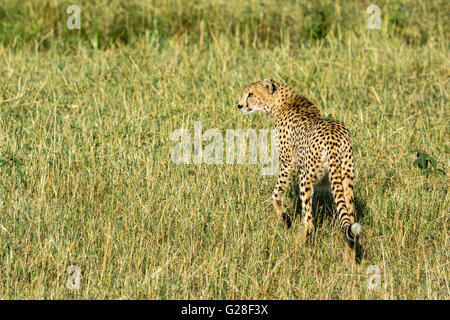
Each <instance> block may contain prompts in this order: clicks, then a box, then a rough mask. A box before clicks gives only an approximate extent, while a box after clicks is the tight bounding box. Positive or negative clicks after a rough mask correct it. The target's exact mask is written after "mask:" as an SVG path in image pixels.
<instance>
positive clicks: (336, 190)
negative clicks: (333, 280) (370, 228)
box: [330, 152, 362, 243]
mask: <svg viewBox="0 0 450 320" xmlns="http://www.w3.org/2000/svg"><path fill="white" fill-rule="evenodd" d="M334 156H335V159H333V160H332V161H330V170H331V175H330V180H331V190H332V192H333V197H334V201H335V203H336V207H337V212H338V216H339V223H340V226H341V229H342V231H343V232H344V234H345V238H346V239H347V240H348V241H350V242H351V243H354V242H355V241H357V238H358V237H359V235H360V234H361V232H362V227H361V225H360V224H359V223H357V222H354V223H352V221H351V220H350V217H349V212H348V208H347V206H346V201H345V197H344V189H343V185H342V177H341V167H340V164H339V162H338V161H337V159H336V157H337V156H338V153H337V152H335V153H334Z"/></svg>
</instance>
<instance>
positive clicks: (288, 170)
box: [238, 79, 361, 248]
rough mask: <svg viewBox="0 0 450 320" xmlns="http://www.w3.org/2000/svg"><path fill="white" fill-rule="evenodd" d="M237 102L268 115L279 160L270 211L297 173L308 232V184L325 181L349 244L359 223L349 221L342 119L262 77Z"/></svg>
mask: <svg viewBox="0 0 450 320" xmlns="http://www.w3.org/2000/svg"><path fill="white" fill-rule="evenodd" d="M238 108H239V109H240V110H241V111H242V112H243V113H245V114H250V113H253V112H255V111H260V112H262V113H264V114H266V115H269V116H271V117H272V118H273V120H274V124H275V128H276V129H277V132H278V140H279V148H278V153H279V159H280V162H281V168H280V173H279V176H278V180H277V183H276V185H275V188H274V190H273V193H272V199H273V206H274V209H275V212H276V214H277V215H278V216H281V214H282V204H281V196H282V194H283V192H284V191H285V190H286V188H287V186H288V185H289V183H290V182H291V181H292V179H293V178H294V176H295V175H296V174H298V175H299V177H300V200H301V205H302V211H303V224H304V226H305V232H306V234H307V235H309V234H311V233H312V232H313V230H314V224H313V219H312V197H313V192H314V188H315V187H316V188H317V187H319V186H324V185H325V186H326V185H328V186H330V185H331V191H332V194H333V198H334V202H335V204H336V207H337V213H338V216H339V223H340V226H341V229H342V231H343V233H344V235H345V237H346V239H347V243H348V244H349V246H350V247H352V248H353V247H354V243H355V241H356V239H357V237H358V236H359V233H360V232H361V226H360V225H359V224H358V223H356V222H355V220H356V214H355V206H354V198H353V178H354V169H353V153H352V146H351V140H350V134H349V132H348V130H347V129H346V128H345V126H344V124H343V123H342V122H340V121H336V120H329V119H324V118H323V117H322V116H321V115H320V112H319V109H318V108H317V107H316V106H314V105H313V104H312V103H311V102H310V101H309V100H308V99H306V98H305V97H303V96H302V95H300V94H299V93H298V92H297V91H296V90H295V89H294V88H291V87H290V86H288V85H285V84H280V83H276V82H274V81H272V80H268V79H265V80H262V81H258V82H255V83H252V84H249V85H248V86H247V87H246V88H245V89H244V94H243V96H242V98H241V100H240V101H239V104H238Z"/></svg>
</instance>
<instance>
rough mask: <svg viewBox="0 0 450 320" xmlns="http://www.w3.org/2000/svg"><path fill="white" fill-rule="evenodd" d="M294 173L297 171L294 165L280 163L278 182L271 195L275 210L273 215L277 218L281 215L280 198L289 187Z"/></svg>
mask: <svg viewBox="0 0 450 320" xmlns="http://www.w3.org/2000/svg"><path fill="white" fill-rule="evenodd" d="M296 171H297V170H296V167H295V166H294V165H292V164H289V165H287V164H285V163H284V162H282V165H281V170H280V174H279V175H278V180H277V183H276V185H275V189H274V190H273V193H272V201H273V208H274V209H275V214H276V216H277V217H281V215H282V213H283V212H282V206H281V196H282V195H283V192H284V191H285V190H286V188H287V187H288V186H289V183H290V182H291V181H292V179H293V177H294V175H295V173H296Z"/></svg>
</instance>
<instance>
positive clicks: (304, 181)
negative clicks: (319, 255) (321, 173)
mask: <svg viewBox="0 0 450 320" xmlns="http://www.w3.org/2000/svg"><path fill="white" fill-rule="evenodd" d="M313 188H314V187H313V184H312V183H311V180H310V179H308V176H307V175H306V174H305V173H301V174H300V200H301V202H302V213H303V226H304V228H305V236H306V237H309V236H310V235H311V234H312V233H313V231H314V224H313V217H312V197H313V192H314V189H313Z"/></svg>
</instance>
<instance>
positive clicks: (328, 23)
mask: <svg viewBox="0 0 450 320" xmlns="http://www.w3.org/2000/svg"><path fill="white" fill-rule="evenodd" d="M79 3H80V4H79V6H80V8H81V13H82V20H81V30H67V28H66V27H65V22H66V20H67V17H68V15H67V13H66V12H65V9H66V8H67V6H68V5H69V4H71V3H69V2H64V1H33V2H23V3H19V2H15V1H5V0H2V1H0V17H1V19H0V43H1V45H0V75H1V76H0V298H2V299H60V298H64V299H118V298H124V299H185V298H191V299H448V298H449V296H450V289H449V270H450V269H449V230H448V229H449V228H448V227H449V211H450V209H449V203H450V202H449V180H448V174H447V175H442V174H437V172H433V173H432V174H430V175H428V176H427V175H425V174H424V173H423V172H421V170H420V169H418V168H416V167H414V166H413V161H414V160H415V159H416V153H417V151H425V152H427V153H429V154H430V155H432V156H433V157H434V158H435V159H436V160H437V164H438V168H439V169H441V170H443V171H444V172H448V167H449V165H450V159H449V154H450V144H449V141H450V139H449V138H450V132H449V127H450V126H449V119H450V108H449V99H448V95H449V84H448V80H449V64H448V63H449V57H448V52H449V51H448V36H449V35H448V30H449V29H450V28H449V27H448V22H446V21H445V19H444V17H448V16H449V13H450V10H449V5H448V2H447V1H426V2H417V3H416V2H415V1H405V2H399V1H379V4H378V5H379V6H380V8H381V14H382V16H381V22H382V23H381V29H380V30H377V29H375V30H369V29H367V28H366V19H367V18H368V16H369V15H368V14H367V13H366V8H367V7H368V5H369V4H370V2H364V1H363V2H359V1H349V2H345V1H337V2H334V1H333V2H332V1H324V2H323V5H320V6H318V5H314V6H313V5H311V4H309V2H308V1H300V2H296V1H295V2H294V1H286V2H285V3H284V4H283V7H280V6H279V5H278V4H277V3H276V2H275V1H272V0H267V1H251V2H247V3H244V4H241V3H240V2H239V1H226V2H225V1H219V2H207V1H196V2H192V3H184V2H180V1H168V2H163V1H161V2H158V1H153V2H150V1H149V2H145V1H137V0H136V1H128V2H126V4H123V3H122V4H121V3H120V2H118V1H108V2H107V1H92V2H88V1H85V2H83V1H80V2H79ZM124 3H125V2H124ZM261 3H262V4H261ZM262 78H273V79H275V80H278V81H282V82H286V83H290V84H291V85H293V86H295V87H297V88H298V89H299V90H300V91H301V92H302V93H303V94H304V95H305V96H307V97H309V98H310V99H311V100H312V101H313V102H314V103H316V104H317V105H318V107H319V108H320V109H321V110H322V112H323V114H324V115H327V114H331V115H332V116H333V118H336V119H339V120H342V121H344V122H345V123H346V125H347V127H348V128H349V129H350V131H351V134H352V139H353V143H354V154H355V162H356V182H355V188H356V198H357V211H358V214H359V220H360V223H361V224H362V226H363V228H364V237H363V239H362V252H361V260H360V263H359V264H358V265H356V266H355V267H354V268H353V269H348V268H347V267H346V266H345V264H344V263H343V260H342V253H343V237H342V234H341V232H340V231H339V228H338V223H337V220H336V217H335V216H334V215H333V214H331V213H330V212H331V210H330V205H329V203H328V202H326V201H325V202H324V201H320V200H321V199H315V203H316V205H315V208H316V210H315V224H316V231H315V233H314V235H313V239H312V242H311V243H307V244H302V243H301V232H300V228H301V224H300V223H299V219H296V220H295V221H294V224H293V225H292V226H291V228H286V226H285V225H284V224H283V223H282V222H281V221H278V220H276V219H274V215H273V208H272V204H271V191H272V188H273V186H274V183H275V180H276V176H261V175H260V168H261V165H237V164H236V165H226V164H223V165H206V164H201V165H194V164H192V165H176V164H174V163H173V162H172V160H171V157H170V154H171V151H172V149H173V147H174V145H175V143H174V142H173V141H171V140H170V135H171V133H172V132H173V131H175V130H176V129H178V128H186V129H188V130H191V131H192V130H193V124H194V121H202V124H203V127H204V130H206V129H209V128H218V129H220V130H222V131H223V132H225V130H226V129H233V128H243V129H245V128H256V129H258V128H271V127H272V123H271V121H270V119H269V118H266V117H264V116H263V115H260V114H253V115H252V116H243V115H241V114H240V113H239V112H238V111H237V109H236V107H235V105H236V102H237V100H238V98H239V96H240V94H241V91H242V88H243V86H244V85H245V84H247V83H248V82H251V81H255V80H258V79H262ZM294 190H295V189H294V188H292V190H291V195H292V194H295V192H294ZM286 200H287V201H288V203H289V208H290V210H291V211H293V210H294V208H295V207H296V206H295V197H292V196H291V197H287V199H286ZM71 265H76V266H78V267H79V268H80V269H81V272H82V276H81V287H80V289H79V290H69V289H67V288H66V281H67V278H68V275H67V274H66V270H67V268H68V267H69V266H71ZM371 265H375V266H377V267H379V268H380V271H381V273H380V276H381V286H380V288H379V289H376V290H370V289H368V287H367V285H366V281H367V279H368V276H369V275H367V274H366V270H367V268H368V267H369V266H371Z"/></svg>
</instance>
